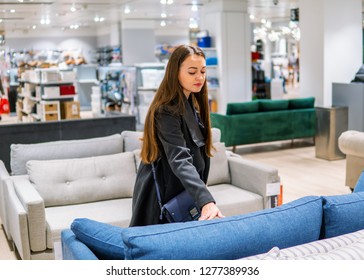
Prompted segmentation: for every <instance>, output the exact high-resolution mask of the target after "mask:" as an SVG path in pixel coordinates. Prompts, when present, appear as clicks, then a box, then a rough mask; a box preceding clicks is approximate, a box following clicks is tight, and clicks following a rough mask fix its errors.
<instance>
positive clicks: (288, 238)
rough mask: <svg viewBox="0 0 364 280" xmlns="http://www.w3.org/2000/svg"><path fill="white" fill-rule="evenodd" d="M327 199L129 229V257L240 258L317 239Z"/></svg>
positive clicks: (125, 237) (126, 239)
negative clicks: (228, 215) (204, 219)
mask: <svg viewBox="0 0 364 280" xmlns="http://www.w3.org/2000/svg"><path fill="white" fill-rule="evenodd" d="M321 223H322V199H321V197H317V196H309V197H304V198H300V199H298V200H295V201H292V202H290V203H286V204H283V205H282V206H279V207H276V208H272V209H265V210H261V211H257V212H252V213H249V214H244V215H238V216H230V217H225V218H222V219H215V220H211V221H194V222H187V223H174V224H163V225H152V226H147V227H130V228H125V229H124V231H123V233H122V236H123V242H124V247H125V250H124V252H125V259H140V260H142V259H144V260H152V259H167V260H171V259H173V260H190V259H197V260H207V259H212V260H224V259H238V258H243V257H247V256H251V255H256V254H261V253H264V252H267V251H269V250H270V249H271V248H273V247H274V246H277V247H279V248H286V247H290V246H294V245H298V244H303V243H307V242H311V241H314V240H317V239H318V238H319V236H320V228H321Z"/></svg>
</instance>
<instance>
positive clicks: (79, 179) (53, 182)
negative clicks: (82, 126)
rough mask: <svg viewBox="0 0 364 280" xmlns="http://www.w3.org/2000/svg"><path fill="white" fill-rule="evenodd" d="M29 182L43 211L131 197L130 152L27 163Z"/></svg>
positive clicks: (132, 169)
mask: <svg viewBox="0 0 364 280" xmlns="http://www.w3.org/2000/svg"><path fill="white" fill-rule="evenodd" d="M26 167H27V170H28V175H29V180H30V182H31V183H33V184H34V187H35V188H36V189H37V191H38V192H39V194H40V196H41V197H42V198H43V200H44V204H45V206H46V207H48V206H57V205H70V204H80V203H87V202H93V201H100V200H108V199H116V198H124V197H129V198H130V197H132V195H133V188H134V183H135V178H136V170H135V159H134V153H133V152H124V153H118V154H113V155H106V156H97V157H88V158H79V159H78V158H77V159H76V158H75V159H62V160H31V161H28V162H27V164H26Z"/></svg>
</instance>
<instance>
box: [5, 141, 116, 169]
mask: <svg viewBox="0 0 364 280" xmlns="http://www.w3.org/2000/svg"><path fill="white" fill-rule="evenodd" d="M121 152H123V138H122V137H121V135H120V134H115V135H110V136H105V137H96V138H92V139H82V140H64V141H52V142H44V143H37V144H12V145H11V146H10V167H11V173H12V175H23V174H26V173H27V170H26V167H25V164H26V162H27V161H29V160H47V159H65V158H83V157H91V156H100V155H109V154H116V153H121Z"/></svg>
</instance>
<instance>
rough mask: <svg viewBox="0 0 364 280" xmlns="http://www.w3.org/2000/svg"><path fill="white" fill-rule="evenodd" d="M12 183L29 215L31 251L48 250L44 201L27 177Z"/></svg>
mask: <svg viewBox="0 0 364 280" xmlns="http://www.w3.org/2000/svg"><path fill="white" fill-rule="evenodd" d="M12 181H13V184H14V190H15V193H16V195H17V198H18V200H19V202H20V203H21V205H22V206H23V207H24V209H25V211H26V213H27V219H28V232H29V233H28V234H29V241H30V242H29V243H30V249H31V251H33V252H37V251H43V250H45V249H46V248H47V242H46V219H45V209H44V200H43V198H42V197H41V196H40V195H39V193H38V192H37V190H36V189H35V188H34V186H33V185H32V184H31V183H30V181H29V179H28V178H27V177H17V178H13V179H12Z"/></svg>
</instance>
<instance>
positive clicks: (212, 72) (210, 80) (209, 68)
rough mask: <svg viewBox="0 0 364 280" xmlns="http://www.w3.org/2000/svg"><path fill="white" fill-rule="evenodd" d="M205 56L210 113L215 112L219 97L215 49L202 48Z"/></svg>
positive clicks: (218, 77)
mask: <svg viewBox="0 0 364 280" xmlns="http://www.w3.org/2000/svg"><path fill="white" fill-rule="evenodd" d="M202 50H203V51H204V53H205V56H206V73H207V74H206V80H207V86H208V91H209V101H210V110H211V112H217V104H218V102H219V97H220V94H219V92H220V75H219V65H218V61H217V50H216V48H202Z"/></svg>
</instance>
